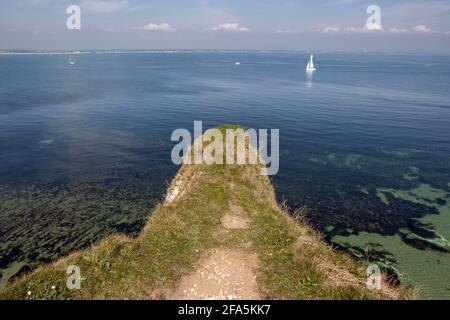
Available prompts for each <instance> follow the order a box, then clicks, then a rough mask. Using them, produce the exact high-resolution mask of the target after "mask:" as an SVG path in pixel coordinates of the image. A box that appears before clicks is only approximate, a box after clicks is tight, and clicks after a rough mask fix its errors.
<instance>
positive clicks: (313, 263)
mask: <svg viewBox="0 0 450 320" xmlns="http://www.w3.org/2000/svg"><path fill="white" fill-rule="evenodd" d="M221 129H222V130H224V129H225V127H222V128H221ZM259 170H260V167H259V166H258V165H184V166H182V168H181V169H180V171H179V173H178V174H177V176H176V177H175V179H174V181H173V182H172V185H171V186H170V188H169V196H168V199H169V200H170V201H168V200H166V202H164V203H161V204H160V205H158V206H157V207H156V208H154V209H153V211H152V212H151V213H150V218H149V220H148V223H147V225H146V227H145V228H144V230H142V232H141V234H140V236H139V237H137V238H129V237H126V236H124V235H115V236H110V237H108V238H106V239H104V240H103V241H101V242H100V243H98V244H96V245H95V246H93V247H92V248H90V249H87V250H84V251H80V252H76V253H73V254H72V255H70V256H68V257H66V258H63V259H61V260H59V261H57V262H55V263H53V264H50V265H47V266H44V267H41V268H39V269H37V270H35V271H34V272H32V273H31V274H29V275H25V276H23V277H22V278H20V279H18V280H16V281H15V282H14V283H12V284H10V285H9V286H8V287H7V288H6V289H5V290H4V291H3V292H1V293H0V299H170V298H176V297H177V295H176V294H175V293H176V292H177V288H178V287H179V286H180V282H182V280H183V279H184V278H185V277H187V276H189V275H190V274H192V273H193V272H195V270H198V268H199V266H201V264H202V261H205V259H207V258H208V257H209V256H211V255H212V252H214V251H215V250H226V251H224V252H239V253H240V254H242V255H247V256H248V257H250V256H251V257H254V258H255V259H254V261H255V262H254V264H253V268H254V274H255V277H256V278H255V280H256V284H257V291H258V296H259V297H261V298H268V299H403V298H409V297H411V296H410V295H408V294H406V293H405V292H404V291H403V290H402V289H399V288H394V287H391V286H390V285H388V284H387V283H383V286H382V289H381V290H378V291H371V290H369V289H367V287H366V274H365V268H364V267H363V266H362V265H361V264H359V263H357V262H356V261H354V260H352V259H351V258H350V257H348V256H347V255H345V254H343V253H340V252H336V251H334V250H332V248H330V247H329V246H328V245H327V244H325V243H324V242H323V241H322V240H321V238H320V236H319V235H318V234H317V233H316V232H315V231H314V230H312V229H311V228H310V227H308V226H307V225H306V224H305V223H304V222H303V221H302V219H301V214H299V215H295V217H292V216H290V215H289V214H288V213H287V212H286V211H284V210H283V209H282V208H280V206H279V205H278V204H277V203H276V200H275V194H274V190H273V187H272V185H271V182H270V180H269V179H268V178H267V177H266V176H262V175H260V174H259V173H260V171H259ZM224 217H231V220H233V219H234V218H237V220H236V221H238V223H237V224H238V225H239V221H240V222H241V223H240V224H241V227H236V228H233V227H230V228H227V227H225V225H226V224H224ZM231 224H233V221H232V222H231ZM69 265H77V266H79V268H80V270H81V289H80V290H69V289H67V286H66V281H67V274H66V270H67V267H68V266H69ZM236 272H238V270H237V271H236ZM244 285H245V284H244Z"/></svg>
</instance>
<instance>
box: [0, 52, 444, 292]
mask: <svg viewBox="0 0 450 320" xmlns="http://www.w3.org/2000/svg"><path fill="white" fill-rule="evenodd" d="M309 56H310V54H309V53H306V52H256V51H250V52H246V51H152V52H121V53H118V52H116V53H106V52H90V53H81V54H73V55H72V56H71V57H70V60H71V61H73V62H74V63H75V64H73V65H71V64H69V63H68V61H70V60H69V57H68V55H64V54H39V55H38V54H20V55H19V54H7V55H0V288H4V287H5V286H6V285H7V283H8V281H9V280H11V279H14V278H15V277H17V276H18V275H20V274H23V273H24V272H28V271H30V270H32V269H34V268H36V267H37V266H40V265H42V264H45V263H49V262H51V261H54V260H55V259H57V258H58V257H61V256H65V255H67V254H69V253H71V252H73V251H75V250H79V249H82V248H86V247H88V246H90V245H91V244H93V243H96V242H97V241H99V240H101V239H102V238H104V237H106V236H108V235H109V234H112V233H125V234H129V235H131V236H136V235H137V234H139V232H140V230H141V229H142V227H143V226H144V225H145V223H146V221H147V219H148V217H149V214H150V212H151V210H152V208H153V207H154V206H155V205H156V204H157V203H158V202H161V201H162V199H163V198H164V195H165V191H166V188H167V186H168V184H169V183H170V181H171V179H172V178H173V177H174V175H175V174H176V172H177V170H178V169H179V167H178V166H177V165H175V164H173V163H172V161H171V151H172V148H173V147H174V145H175V144H176V142H173V141H171V134H172V132H173V131H174V130H176V129H179V128H183V129H187V130H189V131H191V132H192V131H193V125H194V121H202V122H203V127H204V129H207V128H212V127H215V126H218V125H221V124H236V125H241V126H243V127H245V128H254V129H279V130H280V131H279V132H280V145H279V148H280V149H279V150H280V170H279V172H278V174H276V175H275V176H273V177H271V180H272V182H273V184H274V187H275V190H276V194H277V198H278V200H279V201H280V202H281V201H285V202H286V203H287V205H288V206H289V208H290V209H291V210H292V212H294V211H295V210H296V209H298V208H304V210H305V212H306V213H305V219H306V221H307V222H308V223H309V224H310V225H311V226H312V227H314V228H315V229H316V230H318V231H319V232H321V233H322V234H323V237H324V240H325V241H327V242H329V243H330V244H331V245H333V247H335V248H336V249H337V250H342V251H345V252H349V253H351V254H352V255H353V256H354V257H355V258H356V259H359V260H361V261H362V262H363V263H364V264H366V265H370V264H374V263H376V264H378V265H379V266H380V267H381V268H382V269H384V270H386V272H388V274H390V275H391V278H392V279H393V281H397V280H399V281H401V282H402V283H404V284H406V285H412V286H414V287H415V288H416V289H417V290H418V292H419V296H420V297H421V298H425V299H429V298H439V299H450V57H448V56H430V55H406V54H375V53H360V54H349V53H320V52H319V53H315V65H316V68H317V70H316V71H315V72H314V73H306V72H305V67H306V64H307V62H308V60H309ZM236 62H239V64H237V63H236Z"/></svg>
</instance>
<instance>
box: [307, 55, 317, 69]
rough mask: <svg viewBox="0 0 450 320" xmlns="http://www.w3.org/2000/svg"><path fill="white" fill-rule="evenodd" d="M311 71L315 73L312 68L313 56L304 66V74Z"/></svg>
mask: <svg viewBox="0 0 450 320" xmlns="http://www.w3.org/2000/svg"><path fill="white" fill-rule="evenodd" d="M313 71H316V68H315V67H314V55H311V57H310V58H309V61H308V64H307V66H306V72H313Z"/></svg>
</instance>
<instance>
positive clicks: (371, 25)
mask: <svg viewBox="0 0 450 320" xmlns="http://www.w3.org/2000/svg"><path fill="white" fill-rule="evenodd" d="M363 30H364V31H369V32H370V31H384V28H383V26H382V25H381V24H376V23H368V24H366V25H365V26H364V27H363Z"/></svg>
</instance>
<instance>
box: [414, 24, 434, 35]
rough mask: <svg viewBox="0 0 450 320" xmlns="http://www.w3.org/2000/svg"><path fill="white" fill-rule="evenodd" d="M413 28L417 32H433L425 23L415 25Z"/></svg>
mask: <svg viewBox="0 0 450 320" xmlns="http://www.w3.org/2000/svg"><path fill="white" fill-rule="evenodd" d="M413 30H414V31H415V32H419V33H427V32H431V29H430V28H428V27H427V26H426V25H423V24H419V25H418V26H415V27H414V28H413Z"/></svg>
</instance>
